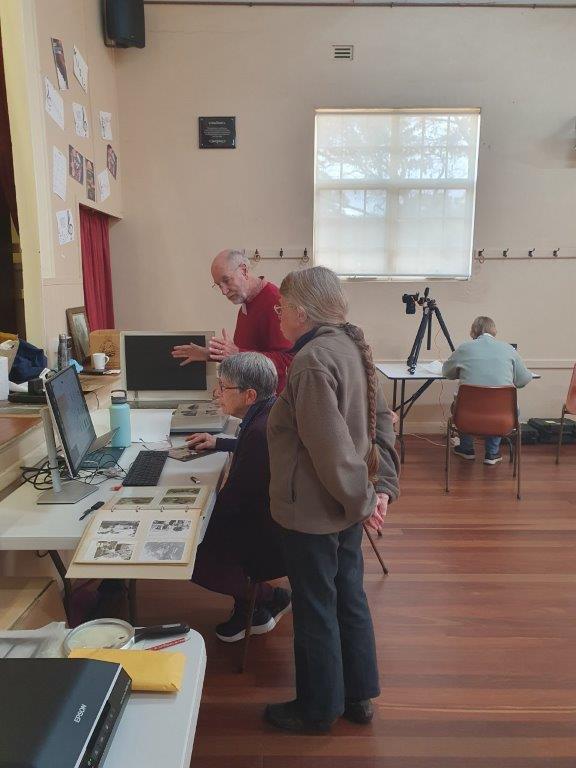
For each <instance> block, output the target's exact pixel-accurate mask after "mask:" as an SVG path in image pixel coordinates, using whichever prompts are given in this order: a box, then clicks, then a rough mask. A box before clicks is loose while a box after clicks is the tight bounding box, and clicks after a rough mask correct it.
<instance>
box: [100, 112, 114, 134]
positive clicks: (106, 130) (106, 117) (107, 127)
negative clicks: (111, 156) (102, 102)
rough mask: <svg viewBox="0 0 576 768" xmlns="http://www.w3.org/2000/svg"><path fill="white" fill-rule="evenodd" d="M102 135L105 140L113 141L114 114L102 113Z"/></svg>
mask: <svg viewBox="0 0 576 768" xmlns="http://www.w3.org/2000/svg"><path fill="white" fill-rule="evenodd" d="M100 134H101V136H102V138H103V139H106V140H107V141H112V113H111V112H100Z"/></svg>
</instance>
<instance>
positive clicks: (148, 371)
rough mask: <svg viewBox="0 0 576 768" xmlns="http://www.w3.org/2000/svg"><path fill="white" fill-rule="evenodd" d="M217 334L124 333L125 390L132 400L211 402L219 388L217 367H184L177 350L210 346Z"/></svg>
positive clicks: (211, 332)
mask: <svg viewBox="0 0 576 768" xmlns="http://www.w3.org/2000/svg"><path fill="white" fill-rule="evenodd" d="M212 336H214V332H213V331H189V332H187V333H186V332H178V333H176V332H145V331H124V332H123V333H122V334H121V337H120V355H121V368H122V376H123V383H124V388H125V389H126V391H127V392H128V395H129V398H130V399H131V400H139V401H142V400H160V401H162V400H177V401H185V400H210V399H211V398H212V392H213V390H214V388H215V387H216V385H217V369H216V363H209V362H193V363H189V364H188V365H181V363H182V360H180V359H176V358H173V357H172V350H173V348H174V347H175V346H180V345H183V344H190V343H192V344H198V345H199V346H202V347H206V346H208V342H209V340H210V339H211V338H212Z"/></svg>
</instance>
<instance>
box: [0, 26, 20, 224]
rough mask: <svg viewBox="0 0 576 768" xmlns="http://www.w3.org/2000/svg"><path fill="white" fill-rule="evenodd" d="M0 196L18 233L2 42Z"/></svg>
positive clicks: (0, 47)
mask: <svg viewBox="0 0 576 768" xmlns="http://www.w3.org/2000/svg"><path fill="white" fill-rule="evenodd" d="M0 195H3V197H4V199H5V200H6V205H7V206H8V210H9V211H10V215H11V216H12V221H13V222H14V226H15V227H16V231H18V211H17V209H16V188H15V186H14V168H13V166H12V142H11V140H10V123H9V121H8V101H7V98H6V82H5V80H4V60H3V58H2V41H1V40H0Z"/></svg>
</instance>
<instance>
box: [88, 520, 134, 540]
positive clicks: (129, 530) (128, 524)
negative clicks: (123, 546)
mask: <svg viewBox="0 0 576 768" xmlns="http://www.w3.org/2000/svg"><path fill="white" fill-rule="evenodd" d="M139 525H140V523H139V521H138V520H102V521H101V522H100V525H99V526H98V530H97V531H96V535H97V536H121V537H122V538H131V539H133V538H134V537H135V536H136V534H137V532H138V526H139Z"/></svg>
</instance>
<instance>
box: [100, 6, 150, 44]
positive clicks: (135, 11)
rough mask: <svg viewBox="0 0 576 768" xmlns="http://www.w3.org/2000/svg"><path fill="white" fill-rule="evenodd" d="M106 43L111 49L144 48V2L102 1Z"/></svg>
mask: <svg viewBox="0 0 576 768" xmlns="http://www.w3.org/2000/svg"><path fill="white" fill-rule="evenodd" d="M102 8H103V13H104V42H105V44H106V45H107V46H109V47H111V48H144V46H145V45H146V34H145V29H144V0H102Z"/></svg>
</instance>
